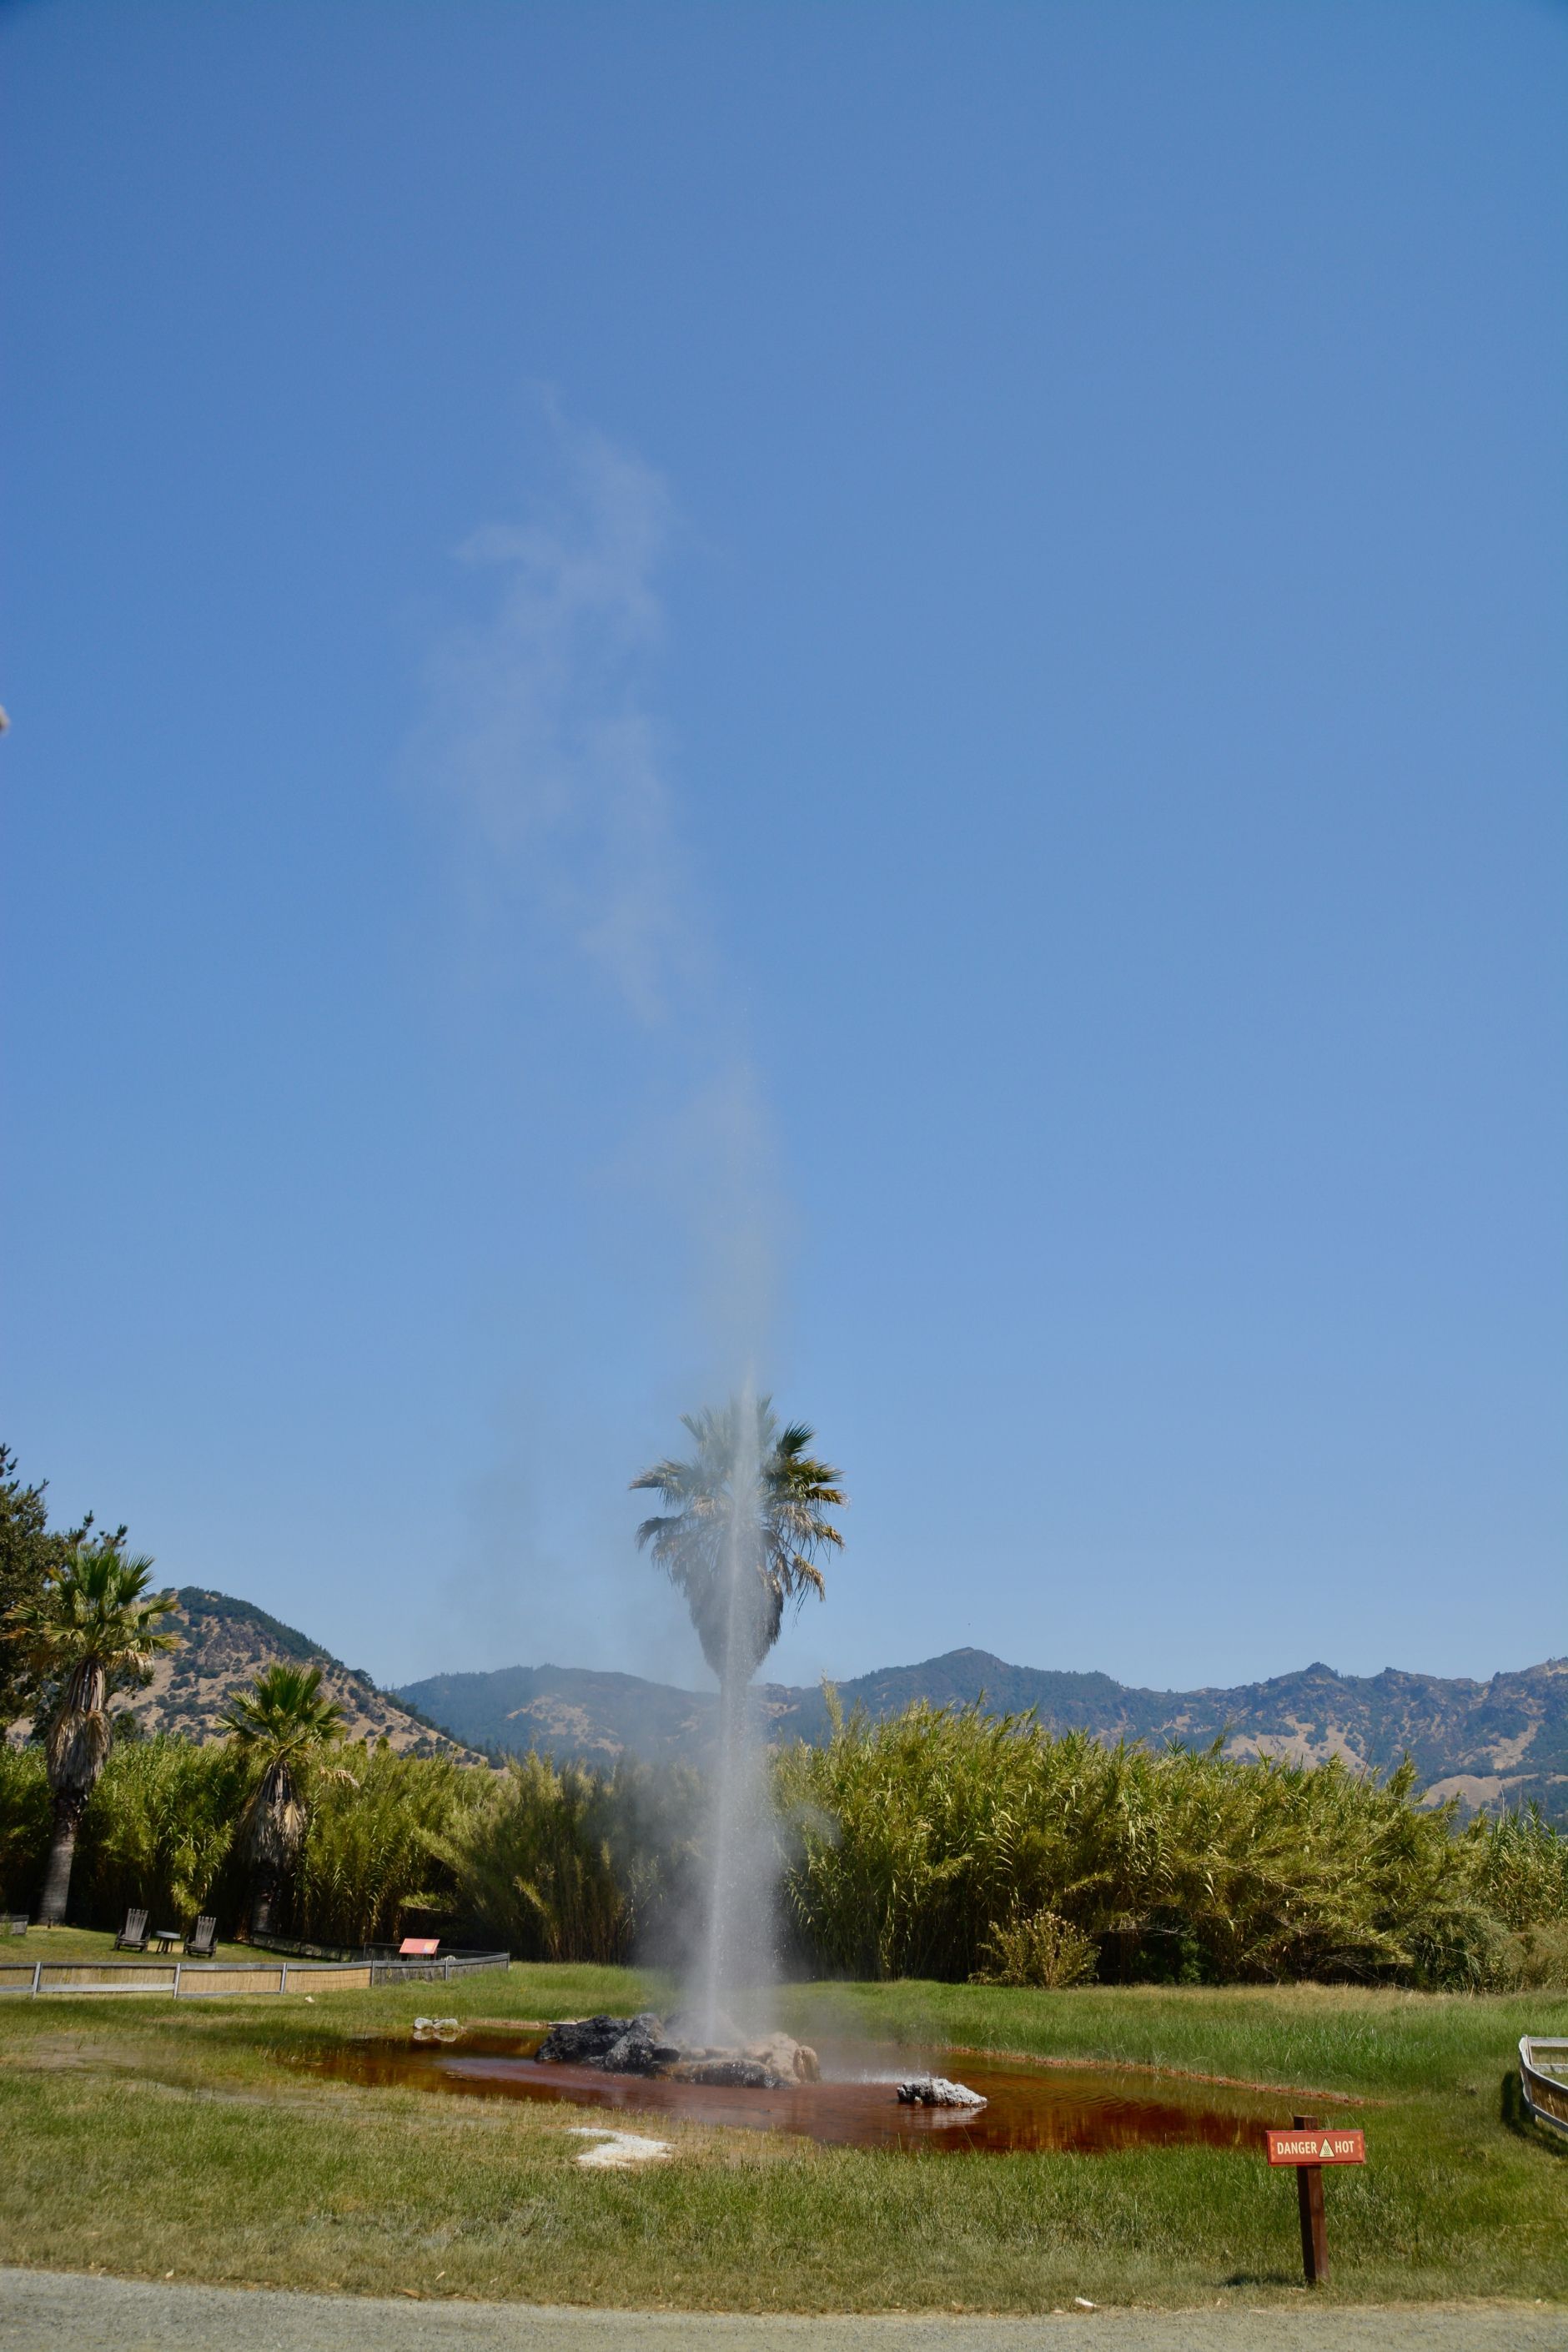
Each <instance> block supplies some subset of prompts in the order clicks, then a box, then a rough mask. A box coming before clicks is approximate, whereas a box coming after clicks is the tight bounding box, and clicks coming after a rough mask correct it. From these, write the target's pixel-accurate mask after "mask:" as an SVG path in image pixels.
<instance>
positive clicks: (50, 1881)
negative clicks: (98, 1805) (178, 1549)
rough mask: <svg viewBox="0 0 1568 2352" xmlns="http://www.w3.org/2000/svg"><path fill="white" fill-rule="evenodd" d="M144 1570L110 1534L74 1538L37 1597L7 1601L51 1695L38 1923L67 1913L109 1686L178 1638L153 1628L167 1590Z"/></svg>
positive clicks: (50, 1923) (104, 1740) (165, 1610)
mask: <svg viewBox="0 0 1568 2352" xmlns="http://www.w3.org/2000/svg"><path fill="white" fill-rule="evenodd" d="M152 1570H153V1563H152V1561H151V1560H150V1559H146V1558H145V1557H143V1556H142V1555H141V1554H136V1553H127V1552H125V1551H123V1550H122V1549H121V1545H120V1541H119V1538H108V1539H106V1540H105V1541H103V1542H99V1543H83V1544H78V1545H76V1546H74V1547H73V1548H72V1549H71V1550H70V1551H68V1553H67V1555H66V1557H65V1559H64V1560H63V1562H62V1563H61V1565H60V1566H59V1568H58V1569H57V1570H54V1571H53V1573H52V1574H51V1575H50V1576H49V1577H48V1578H47V1581H46V1583H45V1585H44V1589H43V1591H42V1592H41V1593H40V1594H39V1595H38V1597H37V1600H34V1601H24V1602H22V1603H21V1604H20V1605H19V1606H18V1607H16V1609H13V1611H12V1612H11V1614H10V1618H9V1620H8V1631H9V1633H10V1636H11V1639H12V1640H13V1641H15V1642H16V1643H19V1644H20V1646H21V1648H22V1649H23V1651H24V1652H25V1654H26V1659H27V1664H28V1666H29V1667H30V1669H31V1670H32V1672H33V1673H34V1674H35V1675H37V1678H38V1680H39V1681H40V1682H41V1683H42V1684H43V1685H45V1687H46V1688H47V1690H48V1691H50V1692H51V1694H52V1697H53V1703H52V1705H50V1706H47V1708H46V1714H47V1723H48V1730H47V1735H46V1738H45V1743H44V1759H45V1764H46V1766H47V1771H48V1776H49V1792H50V1795H51V1797H52V1799H53V1803H54V1834H53V1836H52V1838H51V1840H50V1843H49V1861H48V1868H47V1871H46V1872H45V1874H44V1894H43V1900H42V1902H41V1904H40V1906H39V1908H38V1918H39V1921H40V1924H41V1925H43V1926H44V1927H58V1925H59V1924H60V1922H61V1921H62V1920H63V1919H64V1917H65V1916H66V1905H67V1902H68V1899H69V1896H70V1882H71V1864H72V1863H73V1862H74V1860H75V1858H76V1842H77V1833H78V1832H79V1829H80V1827H81V1817H82V1815H83V1813H84V1812H85V1811H86V1810H87V1801H88V1799H89V1797H90V1796H91V1794H92V1791H93V1789H94V1788H95V1786H96V1785H97V1781H98V1776H99V1774H100V1772H101V1771H102V1769H103V1765H104V1759H105V1758H106V1757H107V1756H108V1754H109V1743H110V1736H111V1726H110V1715H109V1702H110V1698H111V1697H112V1696H114V1694H115V1692H116V1691H118V1690H121V1689H123V1688H125V1687H126V1686H127V1685H132V1684H136V1683H144V1682H145V1681H146V1680H147V1678H148V1676H149V1675H150V1674H151V1673H152V1671H153V1659H154V1658H155V1657H156V1656H157V1654H158V1653H159V1652H160V1651H162V1650H173V1649H174V1648H176V1647H177V1645H178V1643H179V1640H180V1636H179V1635H178V1633H169V1632H166V1631H163V1630H161V1629H160V1626H159V1620H160V1619H161V1618H163V1617H166V1616H167V1615H168V1614H169V1612H170V1611H171V1610H172V1609H173V1608H174V1594H173V1593H172V1592H154V1593H149V1592H148V1591H147V1581H148V1579H149V1577H150V1576H151V1574H152Z"/></svg>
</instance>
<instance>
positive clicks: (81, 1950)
mask: <svg viewBox="0 0 1568 2352" xmlns="http://www.w3.org/2000/svg"><path fill="white" fill-rule="evenodd" d="M184 1924H185V1925H186V1926H189V1924H190V1923H189V1921H188V1920H187V1921H186V1922H185V1923H184ZM151 1925H152V1926H153V1927H164V1926H167V1927H174V1926H175V1925H176V1922H175V1921H174V1920H173V1919H170V1920H167V1921H165V1920H163V1919H153V1921H152V1922H151ZM161 1957H162V1956H161V1955H160V1954H159V1953H157V1952H155V1951H153V1950H151V1949H149V1950H147V1951H145V1952H117V1951H116V1950H115V1948H114V1937H113V1936H112V1935H111V1934H110V1933H108V1932H107V1931H105V1930H103V1929H101V1928H98V1927H29V1928H28V1930H27V1932H26V1935H25V1936H0V1960H26V1961H27V1962H28V1963H29V1964H31V1962H33V1961H34V1960H139V1959H145V1960H155V1959H158V1958H161ZM179 1957H180V1955H179V1954H178V1952H175V1953H174V1955H173V1958H175V1959H178V1958H179ZM215 1957H216V1958H218V1959H220V1960H265V1959H268V1958H270V1957H271V1956H270V1954H268V1953H267V1952H258V1950H257V1949H256V1948H255V1947H254V1946H253V1945H250V1944H219V1945H218V1946H217V1947H216V1954H215Z"/></svg>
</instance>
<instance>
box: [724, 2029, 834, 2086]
mask: <svg viewBox="0 0 1568 2352" xmlns="http://www.w3.org/2000/svg"><path fill="white" fill-rule="evenodd" d="M742 2055H743V2056H745V2057H747V2058H757V2059H760V2060H761V2062H762V2063H763V2065H764V2066H767V2067H769V2068H771V2069H772V2071H773V2074H777V2075H778V2076H779V2077H780V2079H781V2080H782V2081H784V2082H786V2083H792V2082H793V2083H819V2082H820V2081H821V2080H822V2068H821V2067H820V2066H819V2065H818V2063H817V2059H816V2051H815V2050H813V2049H811V2048H809V2047H808V2045H807V2044H806V2043H805V2042H796V2041H795V2038H794V2037H793V2035H791V2034H788V2033H770V2034H769V2035H768V2037H767V2039H766V2040H765V2041H763V2042H747V2043H746V2044H745V2045H744V2048H743V2051H742Z"/></svg>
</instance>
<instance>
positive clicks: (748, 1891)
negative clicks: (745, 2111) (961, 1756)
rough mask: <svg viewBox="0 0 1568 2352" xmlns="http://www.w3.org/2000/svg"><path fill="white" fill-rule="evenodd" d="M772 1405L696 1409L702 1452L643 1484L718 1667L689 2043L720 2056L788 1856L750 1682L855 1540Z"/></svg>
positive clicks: (665, 1565)
mask: <svg viewBox="0 0 1568 2352" xmlns="http://www.w3.org/2000/svg"><path fill="white" fill-rule="evenodd" d="M770 1403H771V1401H770V1399H768V1398H767V1397H759V1396H758V1395H757V1394H756V1393H755V1391H754V1390H753V1388H752V1383H751V1381H749V1380H748V1381H745V1382H744V1383H743V1384H742V1388H741V1391H740V1392H739V1394H737V1395H735V1396H733V1397H731V1399H730V1401H729V1402H728V1403H727V1404H725V1405H722V1406H720V1407H717V1408H715V1407H713V1406H705V1407H704V1409H703V1410H702V1411H701V1412H696V1413H688V1414H686V1415H685V1416H684V1417H683V1418H684V1425H685V1427H686V1428H687V1429H688V1430H689V1433H690V1434H691V1437H692V1439H693V1441H694V1442H695V1445H696V1452H695V1454H693V1455H692V1457H691V1459H690V1460H689V1461H685V1462H679V1461H674V1460H669V1461H664V1462H656V1463H655V1464H654V1465H653V1467H652V1468H651V1469H650V1470H645V1471H644V1472H643V1474H642V1475H641V1476H640V1477H639V1478H634V1479H633V1481H632V1485H633V1486H634V1488H636V1487H652V1488H653V1489H654V1491H655V1492H656V1493H657V1494H658V1496H660V1497H661V1498H662V1499H663V1501H664V1502H665V1503H666V1505H667V1506H668V1510H667V1511H666V1512H665V1513H664V1514H662V1515H658V1516H656V1517H653V1518H650V1519H645V1520H644V1521H643V1523H642V1525H641V1527H640V1528H638V1529H637V1542H638V1544H639V1546H645V1547H646V1548H647V1549H648V1550H650V1551H651V1552H652V1554H653V1557H654V1559H655V1560H656V1561H657V1562H658V1566H659V1567H660V1568H662V1569H663V1570H664V1571H665V1573H666V1575H667V1576H668V1578H669V1580H670V1582H671V1583H672V1584H673V1585H675V1587H676V1588H677V1590H678V1591H679V1592H680V1593H681V1595H682V1596H683V1598H684V1600H685V1601H686V1605H687V1608H688V1609H689V1612H690V1614H691V1622H692V1623H693V1625H694V1626H695V1627H696V1629H697V1637H698V1639H699V1641H700V1643H701V1644H702V1654H703V1656H704V1657H705V1658H706V1659H707V1661H708V1664H710V1666H711V1668H712V1669H713V1672H714V1673H715V1675H717V1676H718V1677H719V1739H718V1747H717V1750H716V1753H715V1756H714V1760H713V1809H712V1817H711V1823H710V1865H709V1882H708V1901H707V1910H706V1916H705V1918H704V1920H703V1924H702V1937H701V1943H700V1960H699V1964H698V1967H697V1969H696V1971H695V1978H694V1981H693V1983H692V1985H691V1987H690V1990H689V2007H690V2011H691V2032H690V2034H689V2041H690V2042H695V2043H698V2044H700V2045H701V2046H702V2047H704V2048H705V2049H707V2050H710V2051H711V2052H713V2053H714V2060H715V2063H718V2053H719V2052H720V2051H721V2049H722V2050H728V2051H730V2052H733V2053H736V2054H739V2053H740V2052H741V2051H742V2050H743V2048H744V2046H745V2042H744V2037H743V2036H742V2035H741V2034H740V2033H739V2032H737V2031H736V2029H735V2028H734V2027H733V2026H731V2024H730V2023H729V2021H728V2018H727V2015H726V2011H727V2007H728V2004H729V2002H730V2001H731V2000H732V1999H733V1998H734V1997H735V1996H736V1995H737V1994H740V1993H743V1992H752V1993H754V1992H755V1991H756V1990H757V1989H759V1988H761V1987H763V1986H765V1985H766V1984H767V1983H768V1982H769V1981H770V1980H771V1979H772V1977H773V1965H774V1925H773V1908H774V1889H775V1881H776V1875H777V1865H776V1853H775V1846H774V1840H773V1819H772V1811H771V1808H770V1805H769V1802H768V1791H767V1782H766V1775H765V1769H764V1762H763V1749H762V1742H761V1740H760V1738H758V1736H757V1729H756V1726H755V1725H754V1724H753V1721H752V1710H751V1707H750V1706H749V1704H748V1700H747V1691H748V1688H749V1686H750V1684H751V1681H752V1676H753V1675H755V1673H756V1671H757V1668H758V1667H759V1666H760V1665H761V1664H762V1662H763V1659H764V1658H765V1657H766V1656H767V1654H768V1652H769V1651H770V1650H771V1649H772V1648H773V1643H775V1642H776V1641H777V1639H778V1637H779V1629H780V1627H781V1626H782V1624H783V1622H784V1609H785V1606H786V1604H788V1603H791V1602H793V1603H795V1604H798V1603H799V1602H800V1601H803V1600H804V1599H805V1594H806V1593H807V1591H812V1592H816V1594H817V1595H818V1596H820V1595H821V1593H822V1591H823V1580H822V1570H821V1569H820V1568H819V1567H818V1566H817V1564H816V1556H817V1554H818V1553H819V1552H820V1551H821V1550H822V1549H823V1547H824V1546H825V1545H826V1544H834V1545H839V1546H841V1545H842V1543H843V1541H844V1538H843V1537H842V1536H841V1535H840V1534H839V1532H838V1530H837V1528H836V1527H835V1526H834V1525H833V1523H832V1521H831V1520H830V1519H829V1518H828V1517H826V1513H827V1512H828V1511H830V1510H832V1509H834V1508H836V1507H842V1505H843V1504H844V1502H845V1501H846V1499H847V1498H846V1496H844V1494H843V1493H842V1491H841V1490H840V1488H839V1486H838V1483H837V1481H838V1477H839V1475H840V1474H839V1473H838V1472H837V1470H835V1469H834V1468H833V1467H832V1466H831V1465H830V1464H828V1463H826V1462H819V1461H817V1460H816V1459H815V1457H814V1456H813V1455H812V1454H810V1453H808V1451H807V1448H808V1447H809V1445H810V1444H811V1440H812V1436H813V1432H812V1431H811V1430H810V1429H808V1428H807V1427H806V1426H805V1423H803V1422H793V1423H790V1424H789V1426H788V1427H787V1428H781V1427H780V1425H779V1423H777V1421H775V1419H774V1418H773V1412H772V1411H771V1410H770Z"/></svg>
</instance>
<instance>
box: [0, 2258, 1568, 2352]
mask: <svg viewBox="0 0 1568 2352" xmlns="http://www.w3.org/2000/svg"><path fill="white" fill-rule="evenodd" d="M1069 2340H1071V2341H1074V2342H1079V2343H1080V2344H1081V2346H1082V2352H1091V2347H1095V2346H1099V2347H1102V2352H1568V2311H1564V2310H1563V2309H1562V2308H1561V2307H1560V2306H1548V2305H1539V2304H1538V2305H1520V2304H1481V2305H1468V2306H1466V2307H1463V2308H1460V2307H1458V2306H1456V2305H1440V2304H1425V2305H1419V2306H1417V2307H1415V2308H1412V2309H1407V2310H1404V2311H1384V2310H1369V2309H1365V2308H1363V2309H1361V2310H1353V2309H1338V2310H1336V2309H1334V2308H1333V2307H1332V2306H1324V2305H1319V2306H1316V2307H1313V2308H1311V2309H1309V2308H1308V2307H1307V2306H1306V2305H1305V2303H1303V2305H1302V2307H1301V2308H1300V2310H1297V2309H1294V2308H1292V2307H1291V2306H1289V2305H1285V2306H1279V2305H1276V2306H1275V2307H1274V2308H1273V2309H1271V2310H1268V2311H1257V2312H1248V2311H1245V2310H1242V2311H1238V2310H1236V2309H1231V2310H1228V2311H1192V2312H1138V2311H1087V2312H1079V2313H1075V2314H1073V2315H1070V2316H1063V2317H1061V2318H1052V2317H1046V2318H1040V2319H943V2318H921V2319H888V2318H877V2319H858V2318H848V2317H847V2318H832V2319H767V2318H752V2317H750V2316H744V2315H737V2316H733V2317H731V2316H725V2315H712V2314H703V2315H687V2314H684V2313H681V2312H669V2311H662V2312H623V2311H568V2310H551V2309H548V2308H544V2307H541V2306H538V2305H523V2304H507V2303H488V2304H487V2303H413V2302H404V2301H402V2300H401V2299H399V2300H395V2301H393V2302H384V2301H382V2300H380V2299H379V2298H373V2297H371V2296H358V2295H329V2294H284V2293H282V2292H280V2291H279V2290H278V2289H276V2288H270V2287H258V2288H256V2289H254V2290H251V2291H247V2290H245V2289H243V2288H237V2287H215V2286H180V2285H177V2284H176V2285H173V2286H170V2285H163V2284H153V2283H151V2282H149V2281H147V2280H143V2279H115V2278H85V2277H79V2276H75V2275H73V2274H71V2273H68V2272H58V2271H14V2270H0V2352H105V2347H110V2352H214V2347H218V2352H678V2347H686V2346H689V2347H691V2352H807V2347H810V2352H904V2347H908V2352H1031V2347H1037V2346H1039V2347H1046V2348H1047V2352H1063V2347H1065V2346H1066V2345H1067V2344H1068V2341H1069Z"/></svg>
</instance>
